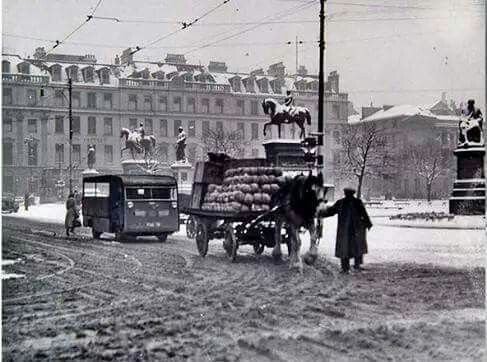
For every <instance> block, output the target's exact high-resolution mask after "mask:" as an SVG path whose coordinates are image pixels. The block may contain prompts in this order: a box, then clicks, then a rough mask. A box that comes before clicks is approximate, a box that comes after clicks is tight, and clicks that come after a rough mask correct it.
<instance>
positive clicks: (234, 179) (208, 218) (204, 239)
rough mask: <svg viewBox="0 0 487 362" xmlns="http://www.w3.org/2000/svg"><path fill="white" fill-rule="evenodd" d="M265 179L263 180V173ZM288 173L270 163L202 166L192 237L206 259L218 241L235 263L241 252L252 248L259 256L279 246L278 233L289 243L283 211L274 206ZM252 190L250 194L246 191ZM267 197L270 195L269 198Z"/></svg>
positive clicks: (192, 210)
mask: <svg viewBox="0 0 487 362" xmlns="http://www.w3.org/2000/svg"><path fill="white" fill-rule="evenodd" d="M259 173H260V174H261V175H260V176H258V174H259ZM281 175H282V172H281V171H280V170H279V169H277V168H274V167H269V166H268V163H267V161H266V160H265V159H245V160H234V159H228V158H224V159H220V160H219V159H215V156H214V157H213V159H212V158H210V161H209V162H200V163H198V164H197V165H196V171H195V177H194V184H193V190H192V199H191V204H190V207H189V208H186V209H183V210H182V212H183V213H185V214H188V215H189V220H191V221H190V223H188V224H187V228H188V230H187V234H188V236H194V237H195V239H196V246H197V248H198V252H199V254H200V255H201V256H205V255H206V254H207V252H208V243H209V241H210V240H212V239H223V248H224V249H225V251H226V253H227V255H228V256H229V258H230V259H231V260H235V258H236V255H237V250H238V247H239V246H241V245H252V246H253V248H254V252H255V253H256V254H261V253H262V252H263V251H264V249H265V247H274V246H275V240H276V228H279V232H282V233H281V235H282V237H281V240H282V242H283V243H288V233H287V231H286V229H285V228H283V227H282V224H281V223H280V221H279V220H280V218H279V214H280V212H281V208H280V206H274V207H272V206H271V195H272V193H275V192H276V191H277V190H278V189H279V186H278V178H279V176H281ZM246 191H247V192H246ZM266 192H267V193H266Z"/></svg>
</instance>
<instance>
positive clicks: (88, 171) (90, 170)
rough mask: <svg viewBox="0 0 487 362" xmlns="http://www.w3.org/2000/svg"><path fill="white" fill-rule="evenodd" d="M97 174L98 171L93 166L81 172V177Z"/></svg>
mask: <svg viewBox="0 0 487 362" xmlns="http://www.w3.org/2000/svg"><path fill="white" fill-rule="evenodd" d="M99 174H100V173H99V172H98V171H97V170H95V169H94V168H87V169H85V170H83V171H82V172H81V178H84V177H88V176H96V175H99Z"/></svg>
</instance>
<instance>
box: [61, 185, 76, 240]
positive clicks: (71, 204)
mask: <svg viewBox="0 0 487 362" xmlns="http://www.w3.org/2000/svg"><path fill="white" fill-rule="evenodd" d="M77 226H80V223H79V213H78V209H77V208H76V201H75V199H74V194H72V193H71V194H69V196H68V199H67V200H66V217H65V219H64V228H65V229H66V235H67V236H69V233H70V232H71V233H74V228H75V227H77Z"/></svg>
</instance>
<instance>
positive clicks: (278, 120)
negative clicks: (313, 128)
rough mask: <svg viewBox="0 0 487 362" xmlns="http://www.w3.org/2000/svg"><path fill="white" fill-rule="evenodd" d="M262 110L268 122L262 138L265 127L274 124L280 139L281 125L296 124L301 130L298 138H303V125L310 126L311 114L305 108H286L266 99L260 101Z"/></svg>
mask: <svg viewBox="0 0 487 362" xmlns="http://www.w3.org/2000/svg"><path fill="white" fill-rule="evenodd" d="M262 109H263V110H264V113H265V114H268V115H269V118H270V122H268V123H266V124H264V136H265V135H266V129H267V126H269V125H271V124H275V125H277V127H278V132H279V138H281V124H283V123H286V124H290V123H296V124H297V125H298V127H299V128H300V129H301V133H300V136H299V137H300V138H305V136H306V134H305V130H304V123H305V122H306V123H307V124H308V126H309V125H311V113H310V112H309V109H308V108H305V107H287V106H285V105H282V104H280V103H278V102H277V101H276V100H275V99H272V98H266V99H264V100H263V101H262Z"/></svg>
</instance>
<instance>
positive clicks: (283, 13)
mask: <svg viewBox="0 0 487 362" xmlns="http://www.w3.org/2000/svg"><path fill="white" fill-rule="evenodd" d="M302 7H303V5H302V4H300V5H295V6H293V7H291V8H288V9H283V10H281V11H279V12H277V13H276V14H272V15H267V16H265V17H264V18H262V19H261V20H260V21H258V22H257V24H263V23H264V20H266V19H272V18H274V19H275V18H282V17H284V16H288V15H291V14H292V13H293V12H295V11H297V10H298V9H299V8H302ZM236 24H237V23H236ZM263 25H264V24H263ZM231 31H232V30H227V31H225V32H223V33H221V32H219V33H217V34H214V35H211V36H208V37H205V38H204V39H201V40H199V41H197V42H204V41H205V40H206V39H207V38H210V39H212V38H214V37H217V36H223V35H225V34H226V33H230V32H231ZM191 48H194V49H198V48H199V46H195V47H191Z"/></svg>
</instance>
